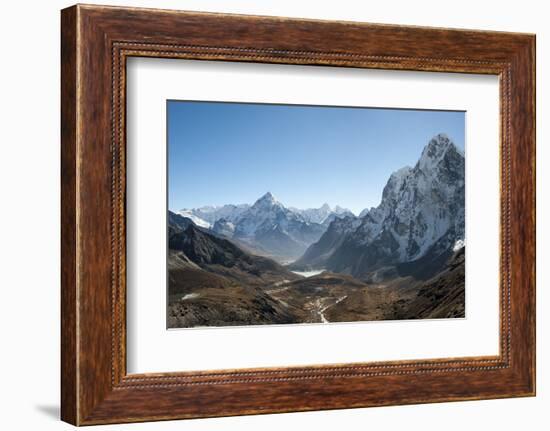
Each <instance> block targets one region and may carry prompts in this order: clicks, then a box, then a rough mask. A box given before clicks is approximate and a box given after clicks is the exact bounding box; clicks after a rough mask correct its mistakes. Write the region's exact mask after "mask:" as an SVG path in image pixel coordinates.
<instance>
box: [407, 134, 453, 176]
mask: <svg viewBox="0 0 550 431" xmlns="http://www.w3.org/2000/svg"><path fill="white" fill-rule="evenodd" d="M451 149H453V150H455V151H456V152H457V153H458V154H460V155H462V156H463V154H462V152H461V151H460V150H459V149H458V148H457V147H456V145H455V144H454V142H453V141H452V140H451V138H449V137H448V136H447V135H446V134H445V133H439V134H437V135H435V136H434V137H433V138H432V139H430V142H428V144H427V145H426V146H425V147H424V149H423V150H422V155H421V156H420V159H419V160H418V164H417V166H418V167H419V168H420V169H421V170H423V171H426V170H429V169H433V168H434V167H435V166H436V165H437V164H438V163H439V162H440V161H441V160H442V159H443V157H445V154H446V153H447V152H448V151H449V150H451Z"/></svg>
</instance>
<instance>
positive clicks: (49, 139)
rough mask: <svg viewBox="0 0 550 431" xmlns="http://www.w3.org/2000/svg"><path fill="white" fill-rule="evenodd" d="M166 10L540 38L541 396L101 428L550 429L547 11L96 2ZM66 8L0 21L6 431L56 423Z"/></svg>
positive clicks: (0, 419)
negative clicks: (61, 75)
mask: <svg viewBox="0 0 550 431" xmlns="http://www.w3.org/2000/svg"><path fill="white" fill-rule="evenodd" d="M101 3H103V4H118V5H131V6H144V7H162V8H172V9H187V10H203V11H217V12H232V13H247V14H259V15H282V16H293V17H307V18H321V19H338V20H356V21H369V22H379V23H392V24H412V25H428V26H440V27H456V28H478V29H487V30H505V31H520V32H532V33H537V76H538V79H537V90H538V97H537V117H538V118H539V121H538V124H537V140H538V173H537V177H538V178H537V181H538V205H537V212H538V221H539V226H538V241H537V243H538V246H537V248H538V277H537V278H538V296H537V301H538V306H537V311H538V321H537V324H538V331H537V332H538V348H537V350H538V396H537V397H536V398H524V399H509V400H495V401H476V402H460V403H446V404H433V405H418V406H406V407H385V408H371V409H356V410H340V411H328V412H310V413H293V414H284V415H267V416H248V417H238V418H221V419H205V420H193V421H185V422H181V421H173V422H163V423H153V424H134V425H122V426H117V427H113V426H105V427H99V428H96V429H117V430H123V429H135V430H142V429H143V430H172V429H178V430H227V429H239V430H258V429H262V430H275V429H316V430H318V431H322V430H332V429H337V428H340V429H346V430H355V429H365V428H366V427H368V428H370V429H380V428H384V429H389V430H392V429H403V428H405V429H407V430H417V429H418V430H423V431H429V430H438V431H440V430H441V429H444V430H446V431H452V430H461V431H463V430H465V429H472V428H473V429H475V428H478V427H484V426H485V427H490V428H491V429H499V430H502V431H504V430H517V429H532V430H542V429H547V427H548V424H549V423H550V413H549V409H548V406H549V405H550V404H549V403H550V373H549V368H550V365H549V363H550V350H549V349H550V347H549V346H550V342H549V341H548V339H549V337H550V335H549V334H550V330H549V329H548V328H549V327H550V319H549V317H548V314H546V315H545V312H548V311H547V310H548V309H549V308H550V296H549V295H548V294H546V293H545V291H544V290H545V289H544V287H545V285H548V283H549V282H550V278H549V277H550V272H549V271H548V270H547V268H545V266H544V263H545V262H548V260H549V259H550V249H549V248H548V247H546V243H548V242H549V241H550V229H549V227H548V226H549V225H548V224H545V223H544V220H545V219H548V218H549V217H550V194H549V193H548V192H546V191H545V190H546V189H545V187H547V186H549V185H550V170H549V169H545V165H546V164H547V163H550V151H549V149H548V147H547V146H546V145H545V143H546V142H547V141H548V135H549V133H550V126H548V121H546V120H545V119H548V118H549V117H550V100H549V99H548V97H550V92H549V88H548V87H549V84H550V78H549V76H550V64H549V61H550V60H549V54H548V53H549V52H550V28H549V27H548V18H550V14H549V13H548V11H546V8H545V2H542V1H536V0H523V1H521V2H519V1H513V2H512V1H504V0H500V1H487V2H480V1H471V0H462V1H461V2H452V3H451V2H441V1H423V0H416V1H406V0H403V1H386V2H359V1H353V0H339V1H337V2H335V1H320V0H319V1H315V2H313V1H306V0H301V1H300V0H263V1H260V0H256V1H245V0H241V1H239V0H200V1H199V0H180V1H175V0H174V1H169V0H159V1H153V0H130V1H122V0H119V1H116V2H111V1H107V0H104V1H101ZM70 4H71V3H70V2H67V1H60V0H49V1H47V2H40V1H26V2H16V1H11V2H4V3H3V5H2V13H1V15H0V32H1V36H2V37H1V39H0V40H1V41H2V42H1V43H2V65H1V67H0V77H1V79H0V106H1V112H0V118H1V123H0V136H1V140H0V145H1V150H2V153H1V154H2V155H1V157H0V202H1V205H2V206H1V209H0V289H1V290H0V292H1V293H2V295H1V296H0V320H1V326H0V327H1V328H2V329H1V335H2V343H1V346H2V350H1V353H0V372H1V377H0V401H1V404H2V411H1V412H2V413H1V415H0V426H1V427H2V428H3V429H8V430H18V429H40V430H57V429H69V428H70V426H69V425H66V424H64V423H61V422H59V420H58V419H57V416H58V410H59V403H58V399H59V265H60V263H59V218H60V214H59V89H60V84H59V81H60V80H59V10H60V9H61V8H63V7H66V6H68V5H70Z"/></svg>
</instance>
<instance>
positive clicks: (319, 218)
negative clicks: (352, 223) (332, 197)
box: [289, 203, 353, 226]
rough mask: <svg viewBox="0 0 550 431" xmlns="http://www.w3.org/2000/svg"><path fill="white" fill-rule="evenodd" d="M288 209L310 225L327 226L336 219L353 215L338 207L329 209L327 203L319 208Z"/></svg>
mask: <svg viewBox="0 0 550 431" xmlns="http://www.w3.org/2000/svg"><path fill="white" fill-rule="evenodd" d="M289 209H290V210H291V211H293V212H295V213H297V214H300V215H301V216H302V217H303V218H304V220H306V221H308V222H310V223H319V224H326V225H327V226H328V225H329V224H330V222H331V221H332V220H334V219H335V218H337V217H344V216H346V215H353V213H352V212H351V211H350V210H348V209H346V208H342V207H340V206H338V205H336V206H335V207H334V208H331V206H330V205H329V204H327V203H325V204H323V205H322V206H321V207H319V208H307V209H299V208H293V207H291V208H289Z"/></svg>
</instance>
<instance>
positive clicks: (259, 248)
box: [178, 192, 353, 262]
mask: <svg viewBox="0 0 550 431" xmlns="http://www.w3.org/2000/svg"><path fill="white" fill-rule="evenodd" d="M178 214H179V215H181V216H183V217H187V218H188V219H190V220H191V221H193V223H195V224H196V225H197V226H200V227H203V228H208V229H210V230H211V231H212V232H214V233H217V234H220V235H223V236H226V237H228V238H230V239H233V240H235V241H237V242H239V243H240V244H241V245H244V246H245V247H249V248H250V249H251V250H252V251H254V252H256V254H261V255H267V256H271V257H273V258H274V259H277V260H279V261H282V262H288V261H292V260H295V259H296V258H298V257H300V256H301V255H302V254H303V253H304V252H305V250H306V249H307V248H308V247H309V246H310V245H311V244H313V243H314V242H315V241H317V240H318V239H319V238H320V237H321V235H322V234H323V233H324V232H325V230H326V229H327V227H328V226H329V225H330V223H331V222H332V221H334V220H336V219H338V218H340V217H345V216H353V213H352V212H351V211H350V210H348V209H345V208H341V207H339V206H336V207H335V208H331V207H330V206H329V205H328V204H324V205H322V206H321V207H320V208H309V209H303V210H301V209H297V208H287V207H285V206H284V205H283V204H282V203H281V202H279V201H277V200H276V199H275V197H274V196H273V195H272V194H271V193H270V192H267V193H266V194H265V195H263V196H262V197H260V198H259V199H258V200H257V201H256V202H254V204H252V205H249V204H240V205H232V204H229V205H223V206H219V207H213V206H207V207H201V208H194V209H183V210H181V211H179V212H178Z"/></svg>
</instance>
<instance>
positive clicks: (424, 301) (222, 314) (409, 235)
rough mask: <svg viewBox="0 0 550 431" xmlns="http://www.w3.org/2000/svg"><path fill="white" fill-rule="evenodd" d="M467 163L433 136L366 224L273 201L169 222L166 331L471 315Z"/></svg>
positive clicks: (394, 177) (174, 216) (347, 215)
mask: <svg viewBox="0 0 550 431" xmlns="http://www.w3.org/2000/svg"><path fill="white" fill-rule="evenodd" d="M464 162H465V160H464V154H463V152H462V151H461V150H460V149H458V148H457V147H456V146H455V144H454V143H453V142H452V141H451V140H450V139H449V138H448V137H447V136H446V135H444V134H439V135H437V136H435V137H434V138H432V139H431V140H430V141H429V142H428V144H427V145H426V146H425V148H424V149H423V151H422V154H421V155H420V158H419V160H418V161H417V163H416V164H415V165H414V166H413V167H408V166H407V167H404V168H401V169H399V170H398V171H396V172H394V173H393V174H391V175H390V177H389V179H388V181H387V183H386V186H385V187H384V190H383V193H382V200H381V202H380V204H379V205H378V206H377V207H375V208H370V209H367V210H364V211H362V212H361V214H360V215H359V216H355V215H354V214H353V213H352V212H351V211H349V210H346V209H344V208H340V207H338V206H337V207H335V208H331V207H330V206H329V205H326V204H325V205H323V206H321V207H320V208H316V209H305V210H300V209H296V208H287V207H285V206H284V205H283V204H282V203H280V202H278V201H277V200H276V199H275V198H274V196H273V195H272V194H271V193H269V192H268V193H266V194H265V195H264V196H262V197H261V198H259V199H258V200H257V201H256V202H255V203H253V204H252V205H248V204H242V205H224V206H222V207H202V208H197V209H190V210H182V211H179V212H178V213H174V212H169V214H168V225H169V259H168V272H169V317H168V325H169V326H170V327H189V326H216V325H217V326H220V325H222V326H224V325H246V324H268V323H304V322H329V321H330V322H333V321H334V322H336V321H340V322H342V321H356V320H382V319H414V318H429V317H438V318H442V317H463V316H464V306H465V302H464V298H465V296H464V268H465V250H464V246H465V237H464V235H465V229H464V208H465V202H464V200H465V182H464V175H465V172H464V170H465V163H464ZM289 262H292V263H290V264H289ZM312 270H316V271H313V272H312V273H314V274H315V273H317V275H314V276H311V277H304V271H312ZM321 271H324V272H322V273H320V274H319V272H321Z"/></svg>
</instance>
